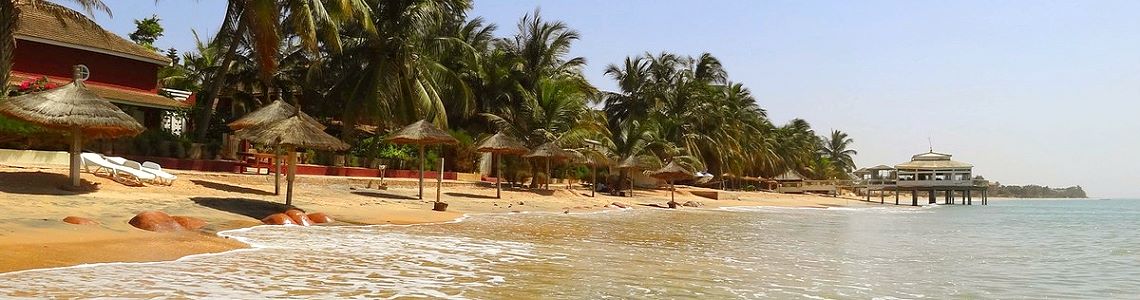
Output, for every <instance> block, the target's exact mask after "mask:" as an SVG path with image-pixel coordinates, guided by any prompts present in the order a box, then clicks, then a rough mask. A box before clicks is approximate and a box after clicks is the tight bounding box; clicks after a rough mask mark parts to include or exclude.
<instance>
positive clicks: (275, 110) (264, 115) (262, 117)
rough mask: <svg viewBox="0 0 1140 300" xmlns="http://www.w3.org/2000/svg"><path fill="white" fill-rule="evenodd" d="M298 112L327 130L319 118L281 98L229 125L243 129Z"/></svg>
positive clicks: (271, 121) (236, 128)
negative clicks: (301, 110) (298, 109)
mask: <svg viewBox="0 0 1140 300" xmlns="http://www.w3.org/2000/svg"><path fill="white" fill-rule="evenodd" d="M298 113H300V114H301V118H302V119H304V120H305V121H308V122H310V123H313V125H316V127H317V128H319V129H320V130H325V126H324V125H321V123H320V122H319V121H317V119H314V118H313V117H311V116H309V115H308V114H305V113H304V112H298V111H297V108H296V107H293V106H292V105H289V103H285V101H281V100H275V101H273V103H269V105H266V106H263V107H261V108H258V109H257V110H255V111H253V112H250V113H248V114H245V115H244V116H242V117H241V119H237V121H233V122H230V124H228V125H227V126H229V127H230V129H233V130H241V129H245V128H249V127H253V126H257V125H263V124H270V123H273V122H277V121H280V120H281V119H285V118H288V117H292V116H293V115H296V114H298Z"/></svg>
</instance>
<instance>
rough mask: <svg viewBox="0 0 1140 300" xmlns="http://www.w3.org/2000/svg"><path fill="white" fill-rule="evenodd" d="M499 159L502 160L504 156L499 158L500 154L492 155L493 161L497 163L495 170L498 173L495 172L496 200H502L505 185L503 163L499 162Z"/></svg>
mask: <svg viewBox="0 0 1140 300" xmlns="http://www.w3.org/2000/svg"><path fill="white" fill-rule="evenodd" d="M499 159H502V156H499V154H498V153H494V154H491V161H492V162H495V170H496V172H495V199H502V198H503V183H502V178H503V164H502V162H501V161H499Z"/></svg>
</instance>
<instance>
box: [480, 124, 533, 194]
mask: <svg viewBox="0 0 1140 300" xmlns="http://www.w3.org/2000/svg"><path fill="white" fill-rule="evenodd" d="M476 150H477V151H479V152H490V153H491V161H494V162H496V164H495V169H496V170H498V175H497V176H495V199H499V198H502V192H503V185H502V183H501V178H502V177H503V168H502V167H501V166H500V165H501V163H499V160H498V157H500V156H501V155H502V154H515V155H517V154H523V153H526V151H527V149H526V145H523V143H522V142H520V141H519V140H517V139H515V138H512V137H511V136H509V135H505V134H503V133H502V132H500V133H496V134H495V135H492V136H491V137H489V138H487V139H486V140H483V142H482V143H479V147H478V148H476Z"/></svg>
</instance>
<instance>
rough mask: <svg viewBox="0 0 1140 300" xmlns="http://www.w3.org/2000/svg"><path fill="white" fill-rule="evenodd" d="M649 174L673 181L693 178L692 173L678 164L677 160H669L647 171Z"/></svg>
mask: <svg viewBox="0 0 1140 300" xmlns="http://www.w3.org/2000/svg"><path fill="white" fill-rule="evenodd" d="M649 176H650V177H653V178H657V179H661V180H667V181H673V180H685V179H691V178H693V173H692V172H690V171H689V170H688V169H685V168H684V167H682V166H681V165H678V164H677V162H669V164H668V165H665V166H664V167H661V168H660V169H657V170H653V171H651V172H649Z"/></svg>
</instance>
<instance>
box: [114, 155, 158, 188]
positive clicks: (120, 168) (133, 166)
mask: <svg viewBox="0 0 1140 300" xmlns="http://www.w3.org/2000/svg"><path fill="white" fill-rule="evenodd" d="M107 161H108V162H110V163H112V164H114V165H116V166H117V168H115V171H116V173H117V174H115V175H116V176H118V175H130V177H133V178H134V179H135V180H136V181H138V182H139V183H143V182H151V183H153V182H154V181H155V179H157V178H158V176H155V175H154V174H151V173H147V172H145V171H143V170H142V165H140V164H139V162H137V161H133V160H128V159H126V158H122V157H115V156H112V157H107Z"/></svg>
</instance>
